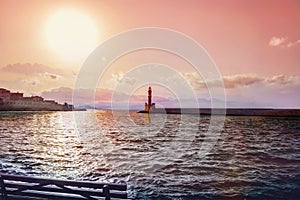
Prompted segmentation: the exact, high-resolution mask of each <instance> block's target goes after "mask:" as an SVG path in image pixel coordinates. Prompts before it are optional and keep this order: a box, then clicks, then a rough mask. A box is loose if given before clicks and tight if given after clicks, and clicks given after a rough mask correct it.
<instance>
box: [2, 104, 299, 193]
mask: <svg viewBox="0 0 300 200" xmlns="http://www.w3.org/2000/svg"><path fill="white" fill-rule="evenodd" d="M212 119H213V118H212V117H209V116H198V115H163V114H150V115H149V114H139V113H137V112H136V111H110V110H97V111H93V110H90V111H74V112H0V171H1V172H2V173H9V174H18V175H28V176H38V177H51V178H60V179H70V180H89V181H108V182H116V183H121V182H126V183H127V184H128V193H129V196H130V197H132V198H134V199H300V118H281V117H252V116H232V117H228V116H227V117H225V118H224V119H225V120H224V124H221V126H222V131H221V132H220V133H218V134H216V133H213V132H212V133H209V134H208V130H209V128H210V122H211V120H212ZM211 134H215V135H214V137H212V135H211ZM206 143H209V144H210V147H211V148H208V149H207V151H205V152H203V151H201V148H202V147H203V148H204V147H205V145H206ZM204 149H205V148H204Z"/></svg>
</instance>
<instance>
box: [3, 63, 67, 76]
mask: <svg viewBox="0 0 300 200" xmlns="http://www.w3.org/2000/svg"><path fill="white" fill-rule="evenodd" d="M0 71H3V72H10V73H14V74H23V75H39V74H43V73H49V74H59V75H63V74H64V72H63V70H61V69H57V68H53V67H49V66H46V65H43V64H39V63H15V64H9V65H6V66H4V67H2V68H0Z"/></svg>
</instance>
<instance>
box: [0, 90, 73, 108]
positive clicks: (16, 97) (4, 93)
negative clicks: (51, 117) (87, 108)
mask: <svg viewBox="0 0 300 200" xmlns="http://www.w3.org/2000/svg"><path fill="white" fill-rule="evenodd" d="M23 110H24V111H25V110H28V111H68V110H74V106H73V105H70V104H67V103H65V104H63V105H62V104H59V103H57V102H56V101H54V100H44V98H43V97H40V96H31V97H24V96H23V93H19V92H16V93H14V92H10V91H9V90H6V89H4V88H0V111H23Z"/></svg>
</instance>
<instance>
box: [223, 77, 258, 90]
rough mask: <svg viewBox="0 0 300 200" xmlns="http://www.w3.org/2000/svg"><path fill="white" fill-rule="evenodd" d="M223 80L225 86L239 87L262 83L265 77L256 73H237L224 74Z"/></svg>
mask: <svg viewBox="0 0 300 200" xmlns="http://www.w3.org/2000/svg"><path fill="white" fill-rule="evenodd" d="M223 81H224V86H225V88H237V87H247V86H250V85H253V84H257V83H261V82H263V81H264V79H263V78H261V77H258V76H257V75H255V74H236V75H232V76H224V77H223Z"/></svg>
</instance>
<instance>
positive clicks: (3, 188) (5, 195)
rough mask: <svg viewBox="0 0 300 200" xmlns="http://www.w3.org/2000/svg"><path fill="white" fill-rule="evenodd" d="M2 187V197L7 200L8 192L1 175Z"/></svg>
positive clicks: (0, 183)
mask: <svg viewBox="0 0 300 200" xmlns="http://www.w3.org/2000/svg"><path fill="white" fill-rule="evenodd" d="M0 186H1V196H2V197H3V199H4V200H7V192H6V189H5V185H4V181H3V178H2V176H1V174H0Z"/></svg>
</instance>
